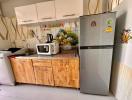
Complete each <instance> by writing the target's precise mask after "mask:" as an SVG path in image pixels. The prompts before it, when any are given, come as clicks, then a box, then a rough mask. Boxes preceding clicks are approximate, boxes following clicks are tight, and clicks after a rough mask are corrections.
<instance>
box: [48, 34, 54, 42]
mask: <svg viewBox="0 0 132 100" xmlns="http://www.w3.org/2000/svg"><path fill="white" fill-rule="evenodd" d="M52 41H53V35H52V34H47V43H52Z"/></svg>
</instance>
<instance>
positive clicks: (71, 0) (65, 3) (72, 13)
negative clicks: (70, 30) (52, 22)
mask: <svg viewBox="0 0 132 100" xmlns="http://www.w3.org/2000/svg"><path fill="white" fill-rule="evenodd" d="M55 7H56V18H57V19H58V20H59V19H67V18H76V17H79V16H80V15H82V14H83V0H55Z"/></svg>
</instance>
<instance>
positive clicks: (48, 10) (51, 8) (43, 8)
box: [37, 1, 55, 22]
mask: <svg viewBox="0 0 132 100" xmlns="http://www.w3.org/2000/svg"><path fill="white" fill-rule="evenodd" d="M37 13H38V21H39V22H44V21H52V20H55V2H54V1H47V2H42V3H37Z"/></svg>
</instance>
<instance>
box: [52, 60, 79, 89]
mask: <svg viewBox="0 0 132 100" xmlns="http://www.w3.org/2000/svg"><path fill="white" fill-rule="evenodd" d="M52 65H53V73H54V81H55V86H62V87H72V88H79V59H58V60H52Z"/></svg>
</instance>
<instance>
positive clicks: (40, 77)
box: [32, 59, 54, 86]
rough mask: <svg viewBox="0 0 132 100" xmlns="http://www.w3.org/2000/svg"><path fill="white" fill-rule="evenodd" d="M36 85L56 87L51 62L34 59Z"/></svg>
mask: <svg viewBox="0 0 132 100" xmlns="http://www.w3.org/2000/svg"><path fill="white" fill-rule="evenodd" d="M32 61H33V66H34V72H35V79H36V84H40V85H51V86H54V79H53V69H52V66H51V60H47V59H33V60H32Z"/></svg>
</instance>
